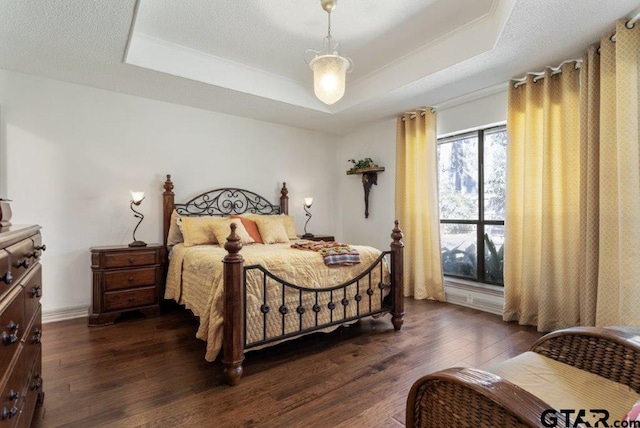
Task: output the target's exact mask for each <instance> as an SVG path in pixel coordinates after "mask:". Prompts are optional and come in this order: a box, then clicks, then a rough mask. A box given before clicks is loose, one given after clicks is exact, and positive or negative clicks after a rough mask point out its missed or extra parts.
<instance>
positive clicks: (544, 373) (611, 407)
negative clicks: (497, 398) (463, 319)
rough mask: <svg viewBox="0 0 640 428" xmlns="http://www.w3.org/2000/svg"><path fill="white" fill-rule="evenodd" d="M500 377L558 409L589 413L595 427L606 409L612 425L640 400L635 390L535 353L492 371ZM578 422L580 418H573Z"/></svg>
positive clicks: (587, 416) (522, 355)
mask: <svg viewBox="0 0 640 428" xmlns="http://www.w3.org/2000/svg"><path fill="white" fill-rule="evenodd" d="M485 370H486V371H488V372H489V373H493V374H496V375H498V376H500V377H502V378H504V379H507V380H508V381H509V382H511V383H513V384H516V385H518V386H519V387H520V388H522V389H524V390H525V391H527V392H529V393H531V394H533V395H535V396H537V397H538V398H540V399H541V400H542V401H544V402H545V403H547V404H549V405H551V406H552V407H554V408H556V409H571V410H575V411H578V410H580V409H585V410H586V412H585V416H584V417H583V419H584V420H585V421H588V422H590V423H591V426H594V424H595V421H597V420H599V419H600V418H601V417H602V415H601V414H597V413H592V412H591V411H590V410H591V409H606V410H607V411H608V412H609V421H615V420H620V419H621V418H622V417H623V416H624V415H625V414H626V413H627V412H628V411H629V409H630V408H631V407H632V406H633V404H634V403H635V402H636V401H637V400H638V399H639V398H640V394H637V393H636V392H635V391H634V390H633V389H631V388H629V387H628V386H625V385H622V384H620V383H616V382H613V381H611V380H609V379H606V378H604V377H602V376H598V375H595V374H593V373H589V372H586V371H583V370H580V369H577V368H575V367H573V366H570V365H567V364H563V363H560V362H558V361H556V360H553V359H551V358H547V357H544V356H542V355H540V354H537V353H535V352H525V353H523V354H520V355H518V356H517V357H514V358H511V359H509V360H506V361H504V362H502V363H499V364H496V365H494V366H491V367H489V368H485ZM570 417H571V419H575V417H576V414H575V413H574V414H573V415H570Z"/></svg>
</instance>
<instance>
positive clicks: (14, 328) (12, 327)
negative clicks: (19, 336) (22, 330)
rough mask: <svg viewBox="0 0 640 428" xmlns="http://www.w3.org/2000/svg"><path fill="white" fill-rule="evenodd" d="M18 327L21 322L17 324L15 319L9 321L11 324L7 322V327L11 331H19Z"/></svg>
mask: <svg viewBox="0 0 640 428" xmlns="http://www.w3.org/2000/svg"><path fill="white" fill-rule="evenodd" d="M18 327H20V324H16V322H15V321H13V320H11V321H9V324H7V328H8V329H9V331H17V330H18Z"/></svg>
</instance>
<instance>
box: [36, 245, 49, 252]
mask: <svg viewBox="0 0 640 428" xmlns="http://www.w3.org/2000/svg"><path fill="white" fill-rule="evenodd" d="M36 250H38V251H40V250H42V251H47V246H46V245H44V244H42V245H38V246H37V247H36Z"/></svg>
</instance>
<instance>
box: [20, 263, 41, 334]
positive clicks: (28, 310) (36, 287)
mask: <svg viewBox="0 0 640 428" xmlns="http://www.w3.org/2000/svg"><path fill="white" fill-rule="evenodd" d="M20 285H22V288H23V289H24V292H23V294H24V322H25V323H28V322H30V321H31V318H32V317H33V315H34V314H35V313H36V311H37V310H38V309H39V308H40V297H42V265H41V264H40V263H38V264H37V265H36V266H35V267H34V268H33V269H31V271H30V272H29V273H28V274H27V276H26V277H25V278H24V279H23V280H22V283H21V284H20Z"/></svg>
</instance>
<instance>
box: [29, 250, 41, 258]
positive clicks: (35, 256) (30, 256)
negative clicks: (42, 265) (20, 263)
mask: <svg viewBox="0 0 640 428" xmlns="http://www.w3.org/2000/svg"><path fill="white" fill-rule="evenodd" d="M39 255H40V254H38V252H37V251H32V252H30V253H28V254H27V258H28V259H32V258H33V259H37V258H38V256H39Z"/></svg>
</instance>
